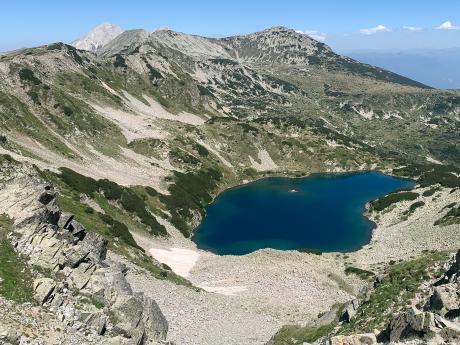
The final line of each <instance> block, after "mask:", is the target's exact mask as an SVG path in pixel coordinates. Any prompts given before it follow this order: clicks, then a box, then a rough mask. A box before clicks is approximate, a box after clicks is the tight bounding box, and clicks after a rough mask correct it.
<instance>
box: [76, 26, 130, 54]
mask: <svg viewBox="0 0 460 345" xmlns="http://www.w3.org/2000/svg"><path fill="white" fill-rule="evenodd" d="M122 32H123V29H122V28H121V27H119V26H117V25H113V24H112V23H103V24H101V25H98V26H96V27H95V28H94V29H93V30H91V31H90V32H88V33H87V34H86V35H85V36H83V37H81V38H79V39H77V40H75V41H73V42H72V43H71V45H72V46H74V47H75V48H77V49H82V50H89V51H92V52H95V51H96V50H97V49H99V48H101V47H103V46H104V45H106V44H107V43H109V42H110V41H111V40H113V39H114V38H115V37H117V36H118V35H120V34H121V33H122Z"/></svg>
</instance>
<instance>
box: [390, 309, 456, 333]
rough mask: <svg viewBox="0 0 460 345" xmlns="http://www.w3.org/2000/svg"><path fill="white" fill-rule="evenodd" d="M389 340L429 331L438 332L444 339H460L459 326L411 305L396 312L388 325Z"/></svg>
mask: <svg viewBox="0 0 460 345" xmlns="http://www.w3.org/2000/svg"><path fill="white" fill-rule="evenodd" d="M387 331H388V335H389V340H390V342H398V341H400V340H403V339H405V338H408V337H411V336H423V335H425V334H429V333H435V334H439V335H440V336H441V337H442V338H444V339H445V340H446V341H452V340H453V339H460V338H459V337H460V327H459V326H458V325H456V324H454V323H452V322H450V321H448V320H446V319H445V318H443V317H442V316H440V315H438V314H434V313H431V312H423V311H420V310H418V309H416V308H415V307H412V308H410V309H408V310H406V311H404V312H402V313H400V314H398V315H397V316H396V317H395V318H394V319H393V320H392V321H391V322H390V324H389V326H388V330H387Z"/></svg>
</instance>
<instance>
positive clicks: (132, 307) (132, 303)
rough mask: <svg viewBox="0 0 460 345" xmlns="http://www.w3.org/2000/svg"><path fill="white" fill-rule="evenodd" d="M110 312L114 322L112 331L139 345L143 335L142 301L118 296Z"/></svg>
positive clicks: (131, 297)
mask: <svg viewBox="0 0 460 345" xmlns="http://www.w3.org/2000/svg"><path fill="white" fill-rule="evenodd" d="M110 311H111V312H112V314H113V315H114V320H116V322H115V325H114V331H115V332H117V333H119V334H122V335H124V336H125V337H128V338H131V339H133V343H135V344H139V343H141V342H140V340H141V339H142V338H143V337H144V335H145V327H144V323H143V320H142V316H143V311H144V308H143V305H142V300H140V299H139V298H136V297H135V296H127V295H124V296H119V297H118V298H117V301H116V302H115V304H114V305H113V306H112V307H111V309H110Z"/></svg>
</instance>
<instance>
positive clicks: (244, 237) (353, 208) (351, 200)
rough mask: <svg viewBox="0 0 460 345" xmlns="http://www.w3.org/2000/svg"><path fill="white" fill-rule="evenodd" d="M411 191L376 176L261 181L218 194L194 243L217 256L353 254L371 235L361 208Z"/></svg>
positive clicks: (406, 182) (400, 182)
mask: <svg viewBox="0 0 460 345" xmlns="http://www.w3.org/2000/svg"><path fill="white" fill-rule="evenodd" d="M414 185H415V183H414V182H413V181H410V180H403V179H399V178H395V177H391V176H388V175H384V174H382V173H380V172H359V173H351V174H315V175H312V176H310V177H306V178H299V179H294V178H284V177H269V178H264V179H261V180H258V181H255V182H251V183H248V184H245V185H241V186H238V187H235V188H231V189H229V190H226V191H224V192H223V193H222V194H220V195H219V196H218V197H217V198H216V199H215V200H214V202H213V203H212V204H211V205H209V206H208V207H207V209H206V217H205V218H204V219H203V221H202V223H201V224H200V226H199V227H198V229H197V231H196V234H195V237H194V240H195V242H196V243H197V245H198V247H199V248H202V249H206V250H210V251H212V252H215V253H217V254H222V255H224V254H233V255H243V254H247V253H250V252H253V251H255V250H257V249H261V248H275V249H282V250H288V249H300V248H310V249H313V248H314V249H319V250H321V251H323V252H331V251H340V252H347V251H353V250H357V249H359V248H360V247H361V246H362V245H364V244H366V243H368V242H369V240H370V238H371V235H372V228H373V223H372V222H370V221H369V220H368V219H367V218H366V217H364V216H363V212H364V207H365V204H366V202H368V201H370V200H373V199H376V198H377V197H379V196H384V195H386V194H388V193H390V192H392V191H395V190H397V189H401V188H410V187H413V186H414ZM293 190H295V192H293Z"/></svg>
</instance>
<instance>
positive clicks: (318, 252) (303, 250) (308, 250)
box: [297, 248, 323, 255]
mask: <svg viewBox="0 0 460 345" xmlns="http://www.w3.org/2000/svg"><path fill="white" fill-rule="evenodd" d="M297 251H298V252H301V253H307V254H315V255H322V254H323V252H322V251H321V250H319V249H315V248H300V249H297Z"/></svg>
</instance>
